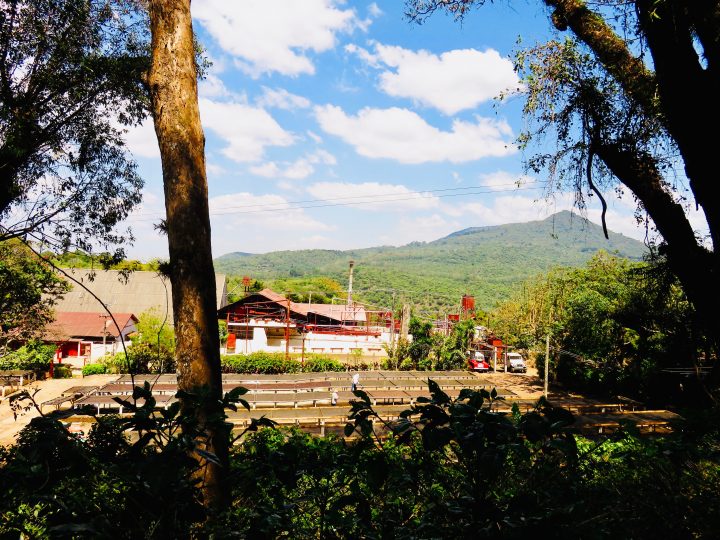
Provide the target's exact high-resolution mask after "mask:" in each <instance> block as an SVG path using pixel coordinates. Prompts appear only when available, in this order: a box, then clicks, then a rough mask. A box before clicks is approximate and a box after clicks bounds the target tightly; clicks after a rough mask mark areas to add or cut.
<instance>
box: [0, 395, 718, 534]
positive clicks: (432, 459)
mask: <svg viewBox="0 0 720 540" xmlns="http://www.w3.org/2000/svg"><path fill="white" fill-rule="evenodd" d="M429 386H430V395H431V397H429V398H424V399H423V400H418V402H417V403H416V404H415V406H413V407H411V408H410V409H408V410H406V411H403V413H401V415H400V418H399V419H398V420H397V421H395V422H392V423H391V424H386V423H385V422H384V421H383V420H382V419H380V418H379V417H378V415H377V413H376V411H374V410H373V409H372V407H371V404H370V400H369V398H368V397H367V395H364V393H363V392H358V398H359V399H358V400H357V401H355V402H353V404H352V410H351V412H350V415H349V419H350V422H349V424H348V425H347V426H346V429H345V433H346V435H349V434H350V433H352V432H356V433H358V434H359V439H358V440H357V441H356V442H355V443H347V442H345V441H344V440H342V439H339V438H336V437H316V436H311V435H309V434H307V433H303V432H301V431H299V430H297V429H287V430H286V429H275V430H273V429H262V430H258V429H257V428H259V427H263V426H267V425H268V424H269V421H267V419H264V420H265V421H264V422H263V421H262V419H261V420H254V421H253V422H254V424H253V425H252V426H251V427H250V428H248V430H247V431H246V432H245V437H244V438H240V437H239V438H238V440H239V441H240V444H238V445H237V446H234V447H233V449H232V455H231V457H230V470H229V471H228V474H227V477H226V478H227V481H228V485H229V487H230V489H231V490H232V492H231V494H230V504H229V505H228V507H227V509H226V510H224V511H222V512H221V513H215V514H213V515H211V516H209V515H208V513H207V509H205V508H203V507H202V506H201V505H200V501H201V499H202V495H201V493H200V487H199V485H198V483H197V482H196V479H197V478H198V475H197V472H198V470H199V466H200V464H199V463H198V462H197V461H196V460H194V459H192V458H191V457H190V452H189V449H190V448H191V446H188V445H189V444H192V443H191V442H189V441H190V438H188V437H186V436H184V435H183V433H185V432H186V430H185V429H184V426H185V424H183V422H184V421H187V419H185V420H184V417H183V415H182V413H181V410H180V404H179V403H174V404H173V405H171V406H170V407H169V408H168V409H167V410H164V411H163V414H162V415H159V414H152V410H153V407H154V406H155V402H154V400H153V399H152V396H151V392H150V387H149V385H146V386H145V387H143V388H136V394H137V397H139V398H145V403H144V404H143V405H142V406H140V407H137V408H135V409H134V411H135V416H134V417H133V418H132V419H122V420H120V419H118V418H116V417H112V416H101V417H98V418H97V423H96V424H95V425H94V426H93V427H92V429H91V431H90V433H89V435H88V437H87V439H86V440H81V439H79V438H77V437H75V436H73V435H71V434H70V433H68V431H67V429H66V428H65V427H64V426H63V425H62V424H61V423H60V422H59V421H57V420H56V419H53V418H50V417H38V418H34V419H33V420H32V421H31V423H30V424H29V426H28V427H26V428H25V429H23V430H22V432H21V433H20V435H19V437H18V439H17V444H16V445H14V446H12V447H0V485H2V486H4V487H5V486H7V488H6V491H5V492H4V493H3V495H4V496H3V497H2V498H0V537H1V538H6V537H7V538H17V537H18V536H26V537H33V538H35V537H39V538H48V537H83V538H85V537H88V538H128V539H130V538H141V537H142V538H144V537H148V536H149V535H148V534H147V533H148V526H149V525H150V526H152V529H153V534H152V536H153V537H154V538H190V537H192V538H207V537H215V538H236V537H237V538H403V539H409V538H500V539H503V538H505V539H517V538H524V537H531V536H538V537H541V538H558V539H560V538H593V539H595V538H597V539H601V540H602V539H606V538H607V539H611V538H636V539H645V538H648V539H653V538H715V537H716V536H717V530H720V498H718V497H717V493H718V491H719V490H720V463H719V460H720V457H719V456H718V452H717V441H718V440H719V439H720V437H719V434H720V420H718V418H720V415H719V414H718V411H717V410H709V411H706V415H705V416H703V417H701V418H700V417H699V418H696V419H689V420H687V421H685V422H684V423H683V426H682V429H678V430H677V431H676V432H675V434H673V435H671V436H667V437H659V438H649V437H641V436H639V434H638V433H637V432H636V430H633V429H632V427H627V428H625V429H623V430H621V431H619V432H617V433H616V434H615V435H613V436H612V437H610V438H607V439H602V440H595V441H589V440H586V439H584V438H582V437H579V436H578V435H577V434H575V433H574V431H573V429H572V423H573V420H574V418H573V417H572V415H571V414H570V413H569V412H568V411H566V410H564V409H560V408H556V407H553V406H552V405H551V404H550V403H547V402H544V401H541V402H540V403H538V404H537V406H536V408H535V409H534V410H531V411H529V412H527V413H526V414H521V413H520V411H519V408H517V407H515V408H514V409H513V411H512V413H510V414H506V413H500V412H496V408H495V407H492V405H493V402H494V401H495V399H496V394H495V393H494V392H487V391H485V390H482V391H479V392H477V391H471V390H467V391H463V392H462V393H461V394H460V396H459V397H458V398H456V399H452V398H450V397H449V396H448V395H447V394H445V393H444V392H442V390H441V389H440V388H439V387H438V386H437V385H436V384H434V383H432V382H430V383H429ZM240 395H242V393H240V392H239V393H238V394H237V395H236V396H235V397H236V398H239V397H240ZM188 399H190V398H188ZM231 401H235V402H237V401H239V399H230V397H229V396H226V397H225V399H224V400H223V403H224V405H225V406H228V405H229V403H230V402H231ZM190 404H191V405H193V403H192V401H191V402H190ZM131 408H132V407H131ZM190 421H191V422H192V419H190ZM139 426H142V430H143V431H144V433H145V434H146V435H144V436H143V437H141V438H140V439H139V440H137V442H133V443H132V444H131V443H130V442H129V441H128V440H127V439H126V436H125V434H126V433H128V432H129V431H132V430H137V429H138V427H139ZM178 428H180V429H178ZM379 430H384V431H383V432H382V433H381V432H380V431H379ZM380 434H383V435H384V436H383V437H378V435H380ZM687 516H692V519H687Z"/></svg>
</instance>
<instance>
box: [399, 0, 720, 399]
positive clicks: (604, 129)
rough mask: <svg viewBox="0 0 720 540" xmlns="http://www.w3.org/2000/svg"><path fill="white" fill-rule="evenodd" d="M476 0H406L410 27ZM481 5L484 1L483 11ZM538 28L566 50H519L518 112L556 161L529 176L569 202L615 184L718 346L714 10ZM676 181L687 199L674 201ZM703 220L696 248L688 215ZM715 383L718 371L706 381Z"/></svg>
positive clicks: (719, 109) (567, 17)
mask: <svg viewBox="0 0 720 540" xmlns="http://www.w3.org/2000/svg"><path fill="white" fill-rule="evenodd" d="M486 3H488V2H486V1H485V0H408V2H407V6H408V14H409V16H410V17H411V18H413V19H415V20H422V19H423V18H424V17H426V16H428V15H430V14H431V13H433V12H435V11H438V10H440V11H445V12H448V13H450V14H452V15H454V16H455V17H457V18H462V17H464V16H466V15H467V14H468V13H469V12H470V10H471V9H473V8H475V7H480V6H483V5H484V4H486ZM490 3H491V2H490ZM542 3H543V4H544V5H545V6H546V7H547V8H548V15H549V20H550V23H551V24H552V25H553V27H554V29H555V30H557V31H558V32H569V33H571V35H572V39H566V40H564V41H560V40H558V41H553V42H550V43H548V44H545V45H543V46H539V47H535V48H534V49H531V50H529V51H524V52H522V53H521V54H520V55H519V56H518V68H519V69H520V70H521V71H522V72H524V74H525V77H524V79H525V81H526V82H527V85H528V92H527V101H526V105H525V112H526V113H527V114H528V115H529V116H531V117H533V118H535V120H537V123H536V124H534V130H533V131H532V132H530V133H527V134H525V135H524V136H523V138H522V141H523V142H527V141H528V140H530V139H532V138H533V137H534V138H535V140H537V137H538V136H545V135H551V136H553V137H554V142H556V143H557V147H556V148H557V149H558V150H557V152H554V153H550V154H543V155H538V156H535V158H533V159H531V160H530V162H529V166H530V167H531V168H532V169H534V170H536V171H538V172H539V171H540V170H542V169H547V170H549V172H550V174H551V177H552V179H553V180H557V181H558V183H560V182H561V181H562V180H566V181H569V182H570V183H571V185H573V186H574V187H575V188H576V189H577V191H578V192H579V193H582V192H583V191H585V192H586V193H589V194H592V193H594V194H595V195H597V196H598V197H600V199H601V201H602V203H603V206H604V199H603V198H602V194H601V189H600V188H601V187H603V186H604V187H606V188H607V187H610V186H612V185H613V184H615V185H617V184H618V182H619V183H620V184H621V185H622V186H625V187H626V188H628V189H629V190H630V191H631V192H632V194H633V195H634V196H635V198H636V200H637V201H638V205H639V209H640V210H641V212H642V211H644V212H647V215H649V216H650V218H652V221H653V223H654V225H655V227H656V228H657V230H658V231H659V232H660V234H661V235H662V237H663V239H664V241H663V244H662V245H661V246H660V248H661V252H662V253H664V254H665V255H666V257H667V261H668V264H669V266H670V268H671V269H672V271H673V272H674V273H675V274H676V275H677V276H678V279H679V280H680V282H681V284H682V286H683V288H684V290H685V292H686V294H687V296H688V299H689V300H690V301H691V302H692V303H693V305H694V307H695V309H696V313H697V314H698V322H699V323H700V324H702V325H703V326H704V327H705V329H706V330H707V331H708V332H709V334H710V335H711V336H712V337H713V340H714V343H715V348H716V351H717V350H718V346H719V345H720V310H718V309H717V306H718V305H720V257H719V256H718V248H719V247H720V245H719V244H720V198H718V195H717V193H718V190H717V188H716V186H715V184H717V172H716V170H717V166H716V163H715V152H716V148H715V147H716V141H715V138H714V137H712V136H711V135H710V134H711V133H714V131H715V130H716V129H717V126H718V125H719V123H720V100H718V99H717V96H718V95H720V2H718V1H717V0H634V1H629V2H615V1H610V0H598V1H596V2H585V1H583V0H544V1H543V2H542ZM683 176H684V177H685V178H686V179H687V183H688V187H689V191H690V198H691V199H694V200H691V201H687V197H688V195H686V192H685V190H684V186H683V182H682V181H681V180H679V179H681V178H682V177H683ZM694 205H697V207H699V208H701V209H702V210H703V212H704V215H705V218H706V220H707V224H708V226H709V230H710V238H709V239H708V241H705V239H703V238H699V237H698V235H697V234H696V233H695V231H694V230H693V227H692V224H691V221H690V219H689V218H688V207H689V206H690V207H692V206H694ZM713 379H714V381H713V382H714V384H716V385H718V384H720V363H718V364H717V365H716V368H715V370H714V377H713Z"/></svg>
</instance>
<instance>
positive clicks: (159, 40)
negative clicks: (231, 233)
mask: <svg viewBox="0 0 720 540" xmlns="http://www.w3.org/2000/svg"><path fill="white" fill-rule="evenodd" d="M149 5H150V24H151V33H152V49H151V50H152V63H151V67H150V75H149V84H150V96H151V103H152V114H153V118H154V121H155V132H156V134H157V138H158V143H159V145H160V155H161V159H162V169H163V183H164V187H165V210H166V227H167V235H168V246H169V254H170V268H169V271H170V281H171V283H172V291H173V295H172V296H173V298H172V300H173V311H174V319H175V335H176V346H175V357H176V360H177V366H178V388H179V390H180V391H181V392H183V393H184V394H185V396H186V397H185V399H183V402H182V405H183V411H184V414H185V415H186V416H188V417H190V418H193V419H194V421H193V422H192V426H193V429H192V432H191V435H192V436H193V437H195V441H196V444H197V447H196V448H197V449H198V450H199V452H196V454H195V456H196V457H197V458H198V459H199V460H200V462H201V464H202V469H201V470H202V481H203V484H202V487H203V493H204V495H205V499H206V503H207V504H208V505H209V506H218V505H222V504H223V502H224V501H225V500H226V491H225V488H226V486H225V484H224V483H223V479H224V476H225V475H226V474H227V467H228V447H229V433H228V429H227V425H226V424H225V423H224V416H223V409H222V404H221V398H222V380H221V375H220V342H219V336H218V322H217V316H216V309H217V306H216V305H215V302H216V300H215V299H216V295H215V273H214V268H213V261H212V252H211V246H210V213H209V208H208V186H207V177H206V172H205V136H204V134H203V130H202V126H201V124H200V111H199V108H198V95H197V66H196V58H195V47H194V40H193V30H192V19H191V15H190V0H151V1H150V3H149ZM191 396H195V398H191ZM207 453H210V454H213V455H214V456H215V458H211V459H207V457H208V455H207Z"/></svg>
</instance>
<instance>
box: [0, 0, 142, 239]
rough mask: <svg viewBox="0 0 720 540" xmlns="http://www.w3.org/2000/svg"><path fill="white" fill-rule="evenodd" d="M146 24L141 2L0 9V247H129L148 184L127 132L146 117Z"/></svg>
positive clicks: (50, 0)
mask: <svg viewBox="0 0 720 540" xmlns="http://www.w3.org/2000/svg"><path fill="white" fill-rule="evenodd" d="M147 45H148V34H147V17H146V15H144V14H143V11H142V10H141V8H140V3H139V2H137V1H135V0H33V1H32V2H25V1H19V0H9V1H7V2H2V3H1V4H0V240H5V239H8V238H13V237H19V236H22V237H27V235H31V237H33V238H35V239H37V240H40V239H42V240H43V241H45V242H48V243H51V244H52V245H54V246H55V247H58V248H60V249H67V248H68V247H69V246H71V245H75V246H78V247H80V248H81V249H86V250H89V249H91V247H92V246H93V241H94V242H99V243H100V244H103V245H106V246H108V245H116V246H117V245H118V244H121V243H124V242H126V241H128V240H130V239H131V238H132V237H131V234H130V232H129V231H120V230H118V229H117V227H116V225H117V224H118V223H119V222H120V221H122V220H123V219H124V218H125V217H126V216H127V215H128V213H129V212H130V210H131V209H132V208H133V207H134V206H135V205H136V204H138V203H139V202H140V196H141V194H140V189H141V187H142V184H143V182H142V180H141V178H140V177H139V175H138V174H137V171H136V164H135V162H134V161H133V160H132V159H131V158H130V156H129V154H128V152H127V150H126V148H125V145H124V142H123V132H122V131H123V127H124V126H131V125H134V124H137V123H139V122H140V121H141V120H142V119H143V118H144V117H145V116H146V115H147V98H146V96H147V93H146V89H145V85H144V82H143V79H144V74H145V73H146V72H147V69H148V66H149V55H148V46H147Z"/></svg>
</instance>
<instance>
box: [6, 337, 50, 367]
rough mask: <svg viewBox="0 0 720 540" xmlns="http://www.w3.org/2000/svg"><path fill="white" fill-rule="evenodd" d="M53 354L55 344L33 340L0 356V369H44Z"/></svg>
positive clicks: (48, 365) (48, 364)
mask: <svg viewBox="0 0 720 540" xmlns="http://www.w3.org/2000/svg"><path fill="white" fill-rule="evenodd" d="M54 356H55V346H54V345H45V344H43V343H40V342H38V341H33V342H30V343H28V344H27V345H23V346H22V347H20V348H19V349H17V350H15V351H12V352H11V353H9V354H6V355H5V356H3V357H2V358H0V369H23V370H25V369H32V370H35V371H45V370H47V369H48V368H49V367H50V362H51V361H52V359H53V357H54Z"/></svg>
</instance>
